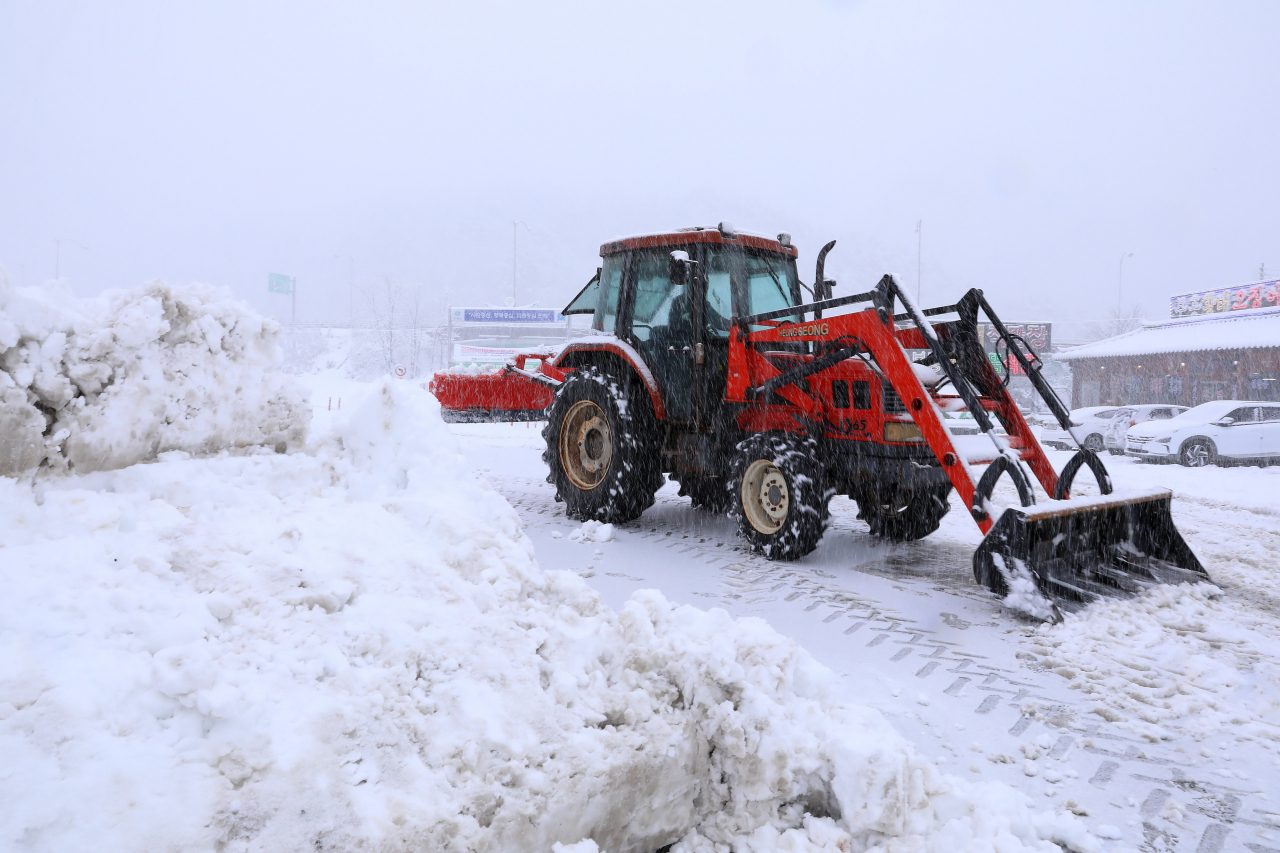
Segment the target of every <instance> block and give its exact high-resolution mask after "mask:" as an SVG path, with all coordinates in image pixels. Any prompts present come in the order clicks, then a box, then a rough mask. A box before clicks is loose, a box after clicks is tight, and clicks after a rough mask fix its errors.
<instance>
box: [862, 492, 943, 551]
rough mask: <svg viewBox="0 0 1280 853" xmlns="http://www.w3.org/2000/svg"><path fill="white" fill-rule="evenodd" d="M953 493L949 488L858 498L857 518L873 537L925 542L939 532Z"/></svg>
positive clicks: (897, 540) (896, 540)
mask: <svg viewBox="0 0 1280 853" xmlns="http://www.w3.org/2000/svg"><path fill="white" fill-rule="evenodd" d="M950 491H951V489H950V487H949V486H948V488H946V489H945V490H935V491H917V492H901V493H894V494H889V495H863V496H861V497H858V498H855V500H856V501H857V503H858V517H859V518H861V519H862V520H863V521H865V522H866V523H867V526H868V527H870V528H871V535H872V536H880V537H883V538H885V539H890V540H892V541H894V542H912V541H915V540H916V539H923V538H924V537H926V536H928V535H929V534H930V533H932V532H933V531H935V530H937V529H938V526H939V525H940V524H942V517H943V516H944V515H946V514H947V511H948V510H950V509H951V504H949V503H948V502H947V494H948V493H949V492H950Z"/></svg>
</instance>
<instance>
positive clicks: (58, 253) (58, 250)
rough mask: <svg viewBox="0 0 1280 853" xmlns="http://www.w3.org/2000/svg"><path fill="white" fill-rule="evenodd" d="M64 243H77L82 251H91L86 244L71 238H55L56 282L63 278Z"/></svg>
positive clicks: (54, 273) (54, 263) (54, 267)
mask: <svg viewBox="0 0 1280 853" xmlns="http://www.w3.org/2000/svg"><path fill="white" fill-rule="evenodd" d="M63 243H75V244H76V245H77V246H79V247H80V248H81V249H84V250H85V251H86V252H87V251H89V247H88V246H86V245H85V244H84V243H81V242H80V241H79V240H72V239H71V238H70V237H54V238H53V278H54V280H55V281H56V280H59V279H61V278H62V244H63Z"/></svg>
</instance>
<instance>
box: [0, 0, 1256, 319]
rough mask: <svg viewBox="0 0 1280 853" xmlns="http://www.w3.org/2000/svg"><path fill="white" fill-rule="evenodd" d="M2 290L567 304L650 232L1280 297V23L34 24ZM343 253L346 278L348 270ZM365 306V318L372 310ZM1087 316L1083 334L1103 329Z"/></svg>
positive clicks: (1103, 311) (1096, 296) (1132, 297)
mask: <svg viewBox="0 0 1280 853" xmlns="http://www.w3.org/2000/svg"><path fill="white" fill-rule="evenodd" d="M0 45H3V49H2V50H0V129H2V131H3V132H2V133H0V268H3V269H4V270H5V271H6V272H7V273H8V275H9V277H10V279H11V280H12V281H13V282H14V283H15V284H23V283H25V284H27V285H34V284H39V283H40V282H43V281H45V280H47V279H51V278H53V276H54V263H55V247H54V239H55V238H64V239H66V240H76V241H78V242H79V243H80V244H83V245H85V246H87V247H88V248H87V249H81V248H80V246H79V245H77V244H75V243H71V242H64V243H63V245H62V251H61V256H62V259H61V274H62V277H63V278H64V279H66V280H67V281H69V282H70V283H71V285H72V286H73V288H74V289H75V291H76V292H77V293H80V294H84V295H89V294H93V293H97V292H99V291H100V290H102V289H104V288H108V287H128V286H133V285H136V284H138V283H141V282H143V281H146V280H150V279H152V278H156V277H161V278H164V279H166V280H168V281H172V282H187V281H193V280H194V281H202V282H209V283H213V284H218V285H224V286H227V287H229V288H231V289H233V290H234V291H235V292H236V294H237V295H239V296H240V297H242V298H244V299H246V300H247V301H249V302H250V303H251V304H252V305H254V306H255V307H257V308H258V309H260V310H262V311H264V312H267V313H270V314H273V315H275V316H277V317H281V318H283V319H287V318H288V316H289V313H288V312H289V304H288V297H284V296H276V295H270V294H268V293H267V292H266V277H267V273H268V272H269V271H270V272H279V273H285V274H291V275H295V276H297V277H298V282H299V297H298V298H299V302H298V313H299V319H300V320H305V321H345V320H346V319H347V318H348V315H349V312H350V310H351V308H350V306H351V301H352V300H351V293H350V287H349V282H348V276H349V273H350V267H349V262H348V261H347V260H346V258H347V257H352V258H354V259H355V284H356V285H357V286H358V287H363V288H367V287H369V286H370V285H372V284H374V283H376V282H378V281H380V280H381V279H382V278H383V277H384V276H391V277H394V278H396V279H398V280H402V281H404V282H410V283H418V284H420V285H421V286H422V287H423V288H424V289H426V290H428V291H429V292H430V293H431V294H432V295H433V296H434V297H435V298H437V299H438V300H440V303H441V304H443V303H444V302H452V303H453V304H484V303H493V304H502V302H503V300H504V299H505V297H507V296H510V295H511V292H512V221H513V220H522V221H523V222H525V223H527V225H528V227H529V229H530V230H527V231H526V230H525V229H524V227H521V228H520V233H519V243H520V247H519V268H518V293H517V297H518V301H519V302H520V303H521V304H525V303H528V302H531V301H534V300H537V301H538V302H539V304H540V305H542V306H543V307H552V308H558V307H561V306H562V305H563V304H564V303H565V302H567V301H568V299H569V297H571V296H572V295H573V294H574V293H575V292H576V291H577V289H578V288H579V287H580V286H581V285H582V284H583V283H585V281H586V280H587V279H588V278H589V277H590V275H591V274H592V273H593V272H594V270H595V267H596V265H597V262H598V257H597V253H598V249H599V246H600V244H601V243H603V242H605V241H607V240H609V239H610V238H612V237H614V236H616V235H619V234H631V233H637V232H644V231H650V230H663V229H667V228H672V227H678V226H683V225H694V224H705V225H714V224H715V223H717V222H719V221H721V220H728V221H730V222H732V223H734V224H735V225H736V226H738V227H739V228H742V229H747V230H753V231H759V232H763V233H768V234H775V233H777V232H779V231H788V232H790V233H791V234H792V235H793V237H794V239H795V242H796V243H797V244H798V246H799V248H800V252H801V258H800V271H801V277H802V279H804V280H805V281H809V280H810V279H811V278H812V275H813V268H812V264H813V256H814V253H815V252H816V250H817V249H818V248H819V247H820V246H821V244H822V243H823V242H825V241H826V240H828V239H832V238H835V239H838V240H839V241H840V242H839V245H838V246H837V248H836V250H835V252H834V253H833V255H832V256H831V259H830V260H829V263H828V270H829V272H830V273H831V274H832V275H834V276H835V277H836V278H837V279H838V281H839V282H840V285H839V287H838V288H837V290H836V294H837V295H840V294H841V293H850V292H853V288H855V287H856V288H857V289H858V290H863V289H866V288H867V287H869V286H870V285H871V284H873V283H874V281H875V279H876V278H877V277H878V276H879V274H880V273H882V272H886V271H890V272H895V273H896V274H898V275H899V277H900V280H902V281H904V282H905V283H907V284H908V285H910V286H911V287H912V289H914V287H915V283H916V276H917V263H916V260H917V236H916V233H915V230H916V222H917V221H918V220H923V239H922V246H923V264H922V284H923V295H924V299H925V301H926V302H932V303H935V304H936V303H940V302H942V301H944V300H946V301H950V300H954V299H955V298H956V297H958V296H959V295H960V293H961V292H962V291H963V290H964V289H965V288H968V287H972V286H978V287H982V288H984V289H985V290H986V292H987V294H988V297H989V298H990V299H991V300H992V301H993V303H994V305H995V306H996V308H997V310H999V311H1000V312H1001V314H1002V315H1003V316H1005V317H1006V318H1008V319H1024V320H1030V319H1037V320H1055V321H1058V322H1063V321H1066V320H1069V319H1077V320H1083V319H1102V318H1106V317H1109V316H1110V315H1111V314H1112V313H1113V312H1114V311H1115V307H1116V300H1117V283H1118V277H1119V261H1120V258H1121V256H1122V255H1125V254H1127V253H1129V252H1132V253H1133V256H1132V257H1131V258H1126V260H1125V261H1124V305H1125V308H1126V309H1129V308H1131V307H1132V306H1133V305H1135V304H1141V306H1142V308H1143V310H1144V314H1145V316H1148V317H1153V318H1155V317H1163V316H1167V310H1168V307H1167V306H1168V297H1169V296H1170V295H1172V294H1176V293H1183V292H1188V291H1193V290H1201V289H1208V288H1212V287H1222V286H1227V285H1231V284H1236V283H1241V282H1245V281H1250V280H1253V279H1254V278H1256V275H1257V272H1258V267H1259V265H1260V264H1261V263H1264V262H1265V263H1266V264H1267V269H1268V270H1269V272H1268V277H1275V276H1277V275H1280V212H1278V208H1280V177H1278V176H1280V169H1278V167H1277V152H1280V94H1278V93H1280V5H1278V4H1276V3H1274V2H1258V3H1246V2H1233V3H1177V2H1149V3H1138V2H1134V3H1123V4H1120V3H1113V2H1107V3H1080V2H1070V3H1066V2H1062V3H1055V2H1044V3H1034V4H1033V3H1025V2H1010V3H952V2H897V1H896V0H895V2H810V0H799V1H798V2H792V3H786V4H766V3H688V2H681V3H666V2H647V3H632V4H614V5H612V6H611V7H609V8H606V7H605V4H599V3H585V2H584V3H553V4H533V3H507V2H472V3H464V4H445V3H439V4H429V3H408V2H406V3H317V2H306V3H304V2H298V3H259V2H255V3H230V2H222V3H217V4H201V5H197V4H180V3H157V4H153V5H151V4H142V3H117V4H107V3H98V4H95V3H60V2H39V3H36V2H27V0H7V2H6V3H4V4H3V5H0ZM335 255H340V256H343V257H342V258H338V257H335ZM363 300H364V297H363V296H362V295H360V294H359V293H357V294H356V296H355V302H356V311H357V313H359V312H360V308H361V304H362V302H363ZM1078 331H1079V327H1068V326H1063V327H1062V328H1061V329H1060V331H1059V335H1060V336H1064V337H1077V335H1075V334H1073V333H1074V332H1078Z"/></svg>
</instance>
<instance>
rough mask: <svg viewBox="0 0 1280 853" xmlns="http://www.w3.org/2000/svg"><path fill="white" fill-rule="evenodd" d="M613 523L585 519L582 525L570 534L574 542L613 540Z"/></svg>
mask: <svg viewBox="0 0 1280 853" xmlns="http://www.w3.org/2000/svg"><path fill="white" fill-rule="evenodd" d="M614 532H615V531H614V527H613V525H612V524H605V523H604V522H601V521H584V522H582V526H581V527H578V528H576V529H575V530H574V531H573V532H571V533H570V534H569V538H570V539H572V540H573V541H574V542H612V541H613V536H614Z"/></svg>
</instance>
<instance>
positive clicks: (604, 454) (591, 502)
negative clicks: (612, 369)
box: [542, 367, 662, 523]
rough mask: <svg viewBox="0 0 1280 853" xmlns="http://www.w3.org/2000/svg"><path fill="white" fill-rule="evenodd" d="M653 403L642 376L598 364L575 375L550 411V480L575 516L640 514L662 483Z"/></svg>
mask: <svg viewBox="0 0 1280 853" xmlns="http://www.w3.org/2000/svg"><path fill="white" fill-rule="evenodd" d="M654 435H655V427H654V419H653V408H652V406H651V405H650V404H649V398H648V395H647V392H646V391H645V389H644V388H643V387H641V386H640V384H639V382H638V381H630V382H629V381H627V379H624V378H619V377H617V376H614V375H612V374H610V373H606V372H605V371H602V370H600V369H598V368H596V367H580V368H578V369H577V370H574V371H573V372H572V373H570V374H569V375H568V376H567V377H566V378H565V380H564V384H563V385H561V386H560V388H559V389H558V390H557V391H556V397H555V400H553V401H552V403H551V407H550V409H548V415H547V426H546V428H545V429H544V430H543V431H542V437H543V438H544V439H545V440H546V442H547V449H546V450H545V451H544V452H543V454H542V459H543V461H544V462H546V463H547V468H548V469H549V473H548V474H547V482H548V483H551V484H552V485H553V486H555V487H556V500H557V501H564V503H565V514H566V515H568V516H569V517H570V518H572V519H576V520H578V521H588V520H594V521H603V522H608V523H616V522H622V521H631V520H632V519H635V518H639V517H640V514H641V513H642V512H644V511H645V510H646V509H648V508H649V507H651V506H653V495H654V493H655V492H656V491H657V490H658V488H659V487H660V486H661V485H662V472H661V470H659V465H658V458H659V456H658V453H657V449H656V441H655V439H654V437H653V436H654Z"/></svg>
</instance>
